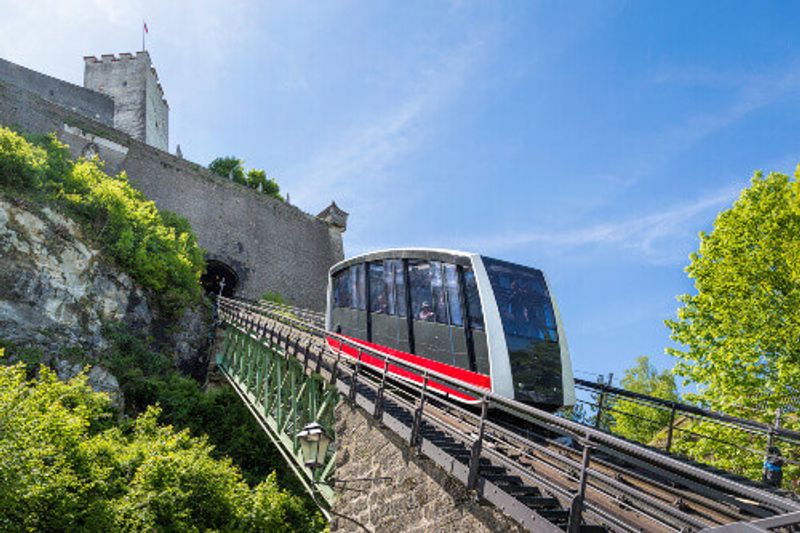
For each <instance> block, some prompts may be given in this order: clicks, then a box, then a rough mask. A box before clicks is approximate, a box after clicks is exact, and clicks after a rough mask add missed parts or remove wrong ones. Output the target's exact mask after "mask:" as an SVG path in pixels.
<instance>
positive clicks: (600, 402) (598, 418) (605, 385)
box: [594, 372, 614, 429]
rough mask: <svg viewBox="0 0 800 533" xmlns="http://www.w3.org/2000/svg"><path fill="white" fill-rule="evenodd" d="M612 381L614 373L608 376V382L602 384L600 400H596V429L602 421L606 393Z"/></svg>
mask: <svg viewBox="0 0 800 533" xmlns="http://www.w3.org/2000/svg"><path fill="white" fill-rule="evenodd" d="M613 379H614V373H613V372H612V373H610V374H609V375H608V381H607V382H606V383H603V390H602V391H601V392H600V399H599V400H597V415H596V416H595V419H594V427H595V428H598V429H599V428H600V421H601V420H602V419H603V406H604V404H605V401H606V391H607V390H608V387H609V386H610V385H611V380H613Z"/></svg>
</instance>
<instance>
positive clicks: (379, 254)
mask: <svg viewBox="0 0 800 533" xmlns="http://www.w3.org/2000/svg"><path fill="white" fill-rule="evenodd" d="M474 255H477V254H475V253H472V252H462V251H460V250H448V249H443V248H389V249H386V250H377V251H375V252H368V253H366V254H361V255H357V256H355V257H351V258H349V259H345V260H344V261H340V262H338V263H336V264H335V265H333V266H332V267H331V269H330V271H331V272H337V271H339V270H341V269H343V268H346V267H349V266H350V265H355V264H359V263H366V262H368V261H380V260H381V259H428V260H434V261H446V262H448V263H453V264H457V265H463V266H470V264H471V257H472V256H474Z"/></svg>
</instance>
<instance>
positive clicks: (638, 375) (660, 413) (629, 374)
mask: <svg viewBox="0 0 800 533" xmlns="http://www.w3.org/2000/svg"><path fill="white" fill-rule="evenodd" d="M620 383H621V385H622V388H623V389H625V390H627V391H631V392H637V393H639V394H645V395H647V396H654V397H656V398H661V399H662V400H675V401H677V400H678V392H677V387H676V385H675V377H674V376H673V375H672V372H670V371H669V370H664V371H661V372H659V371H658V370H657V369H656V368H655V367H654V366H653V365H652V364H651V363H650V360H649V359H648V357H647V356H646V355H644V356H641V357H638V358H637V359H636V364H635V365H634V366H632V367H631V368H628V369H627V370H625V375H624V376H623V377H622V381H621V382H620ZM611 408H612V409H613V411H614V416H613V422H612V430H613V432H614V433H616V434H617V435H621V436H623V437H625V438H627V439H631V440H634V441H637V442H641V443H644V444H649V443H650V442H651V441H652V440H653V438H654V437H655V436H656V435H657V434H658V433H659V432H660V431H661V430H662V429H663V428H664V427H665V426H666V425H667V424H669V419H670V410H669V409H663V408H658V407H651V406H648V405H644V404H642V403H640V402H635V401H632V400H624V399H617V400H616V401H615V402H614V404H613V406H612V407H611Z"/></svg>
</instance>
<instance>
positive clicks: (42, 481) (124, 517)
mask: <svg viewBox="0 0 800 533" xmlns="http://www.w3.org/2000/svg"><path fill="white" fill-rule="evenodd" d="M0 353H2V350H0ZM25 373H26V372H25V368H24V366H23V365H22V364H17V365H13V366H2V365H0V451H2V453H0V531H4V532H5V531H206V530H215V531H307V530H309V529H319V525H320V524H319V523H315V522H314V521H313V520H312V519H311V518H310V516H309V514H308V512H307V511H306V508H305V507H304V505H303V504H302V502H301V501H300V500H299V499H298V498H296V497H294V496H292V495H290V494H289V493H287V492H286V491H284V490H282V489H280V488H279V487H278V486H277V484H276V482H275V477H274V475H273V476H269V477H268V478H267V479H266V480H265V481H263V482H262V483H260V484H259V485H258V486H257V487H255V488H254V489H250V488H249V487H248V486H247V484H246V483H244V481H243V480H242V478H241V474H240V473H239V471H238V469H237V468H236V467H234V466H233V465H232V464H231V462H230V460H227V459H222V460H217V459H215V458H214V457H213V456H212V451H213V448H212V446H210V445H209V444H208V442H207V441H206V440H205V439H204V438H195V437H192V436H191V434H190V433H189V432H188V431H185V430H184V431H175V430H173V429H172V427H170V426H160V425H159V424H158V423H157V419H158V416H159V410H158V409H157V408H150V409H148V410H147V411H146V412H145V413H144V414H143V415H141V416H140V417H138V418H137V419H136V420H135V421H134V422H132V423H124V424H123V425H122V426H119V427H117V426H114V425H113V420H114V418H113V416H112V413H111V411H110V407H109V400H108V397H107V396H106V395H105V394H102V393H95V392H92V390H91V388H90V387H89V386H88V384H87V382H86V377H85V375H80V376H78V377H77V378H75V379H73V380H70V381H69V382H66V383H64V382H61V381H59V380H58V378H57V377H56V375H55V373H54V372H52V371H50V370H48V369H47V368H46V367H41V368H40V370H39V377H38V379H37V380H36V381H27V380H26V378H25Z"/></svg>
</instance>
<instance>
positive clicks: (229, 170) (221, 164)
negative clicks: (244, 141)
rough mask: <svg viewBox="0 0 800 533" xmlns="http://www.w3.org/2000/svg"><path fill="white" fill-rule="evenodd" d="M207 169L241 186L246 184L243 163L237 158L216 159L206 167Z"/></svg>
mask: <svg viewBox="0 0 800 533" xmlns="http://www.w3.org/2000/svg"><path fill="white" fill-rule="evenodd" d="M208 169H209V170H210V171H211V172H213V173H214V174H217V175H219V176H222V177H223V178H229V179H233V181H235V182H236V183H241V184H242V185H246V184H247V179H246V178H245V174H244V161H242V160H241V159H239V158H238V157H233V156H227V157H218V158H216V159H215V160H213V161H212V162H211V164H210V165H208Z"/></svg>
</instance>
